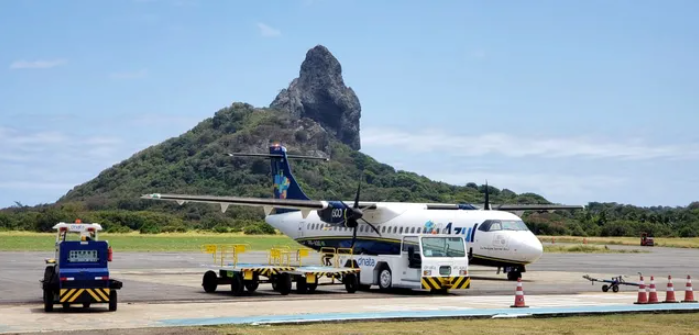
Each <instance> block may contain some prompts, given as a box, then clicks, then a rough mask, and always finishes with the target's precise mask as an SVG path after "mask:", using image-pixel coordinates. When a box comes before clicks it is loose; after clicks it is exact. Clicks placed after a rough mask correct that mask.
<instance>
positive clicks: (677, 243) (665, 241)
mask: <svg viewBox="0 0 699 335" xmlns="http://www.w3.org/2000/svg"><path fill="white" fill-rule="evenodd" d="M538 237H539V240H540V241H541V242H549V243H550V242H552V241H553V242H554V243H581V244H582V243H583V240H585V241H586V242H587V244H609V245H633V246H639V247H640V246H641V237H580V236H538ZM653 239H654V240H655V246H657V247H672V248H699V237H655V238H653ZM644 248H645V247H644Z"/></svg>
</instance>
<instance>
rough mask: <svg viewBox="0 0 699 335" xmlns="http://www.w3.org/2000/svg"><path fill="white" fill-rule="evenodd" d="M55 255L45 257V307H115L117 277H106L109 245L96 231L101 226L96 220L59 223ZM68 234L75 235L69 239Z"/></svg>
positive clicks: (119, 286) (50, 308) (43, 287)
mask: <svg viewBox="0 0 699 335" xmlns="http://www.w3.org/2000/svg"><path fill="white" fill-rule="evenodd" d="M53 229H55V230H56V231H57V234H56V244H55V256H54V258H51V259H47V260H46V264H47V266H46V269H45V271H44V279H43V280H41V287H42V289H43V291H44V294H43V300H44V310H45V311H46V312H51V311H53V306H54V305H55V304H61V305H63V308H65V309H67V308H70V306H71V305H73V304H82V306H83V307H84V308H89V307H90V305H91V304H96V303H97V304H108V305H109V310H110V311H116V309H117V290H119V289H121V287H122V283H121V282H120V281H117V280H114V279H111V278H109V262H111V261H112V248H111V247H110V246H109V243H108V242H107V241H100V240H98V238H97V232H98V231H101V230H102V226H100V225H99V224H98V223H82V222H80V220H77V221H76V222H75V223H64V222H61V223H58V224H57V225H55V226H54V227H53ZM69 234H74V235H78V236H79V238H78V239H77V240H70V239H69V237H68V236H73V235H69Z"/></svg>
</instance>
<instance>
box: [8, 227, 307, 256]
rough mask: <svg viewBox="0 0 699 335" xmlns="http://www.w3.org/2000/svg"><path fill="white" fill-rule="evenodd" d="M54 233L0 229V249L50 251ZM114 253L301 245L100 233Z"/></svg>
mask: <svg viewBox="0 0 699 335" xmlns="http://www.w3.org/2000/svg"><path fill="white" fill-rule="evenodd" d="M54 239H55V234H54V233H35V232H22V231H11V232H0V251H50V250H53V247H54ZM100 239H101V240H106V241H109V244H110V245H111V246H112V247H113V248H114V251H115V252H120V251H140V252H158V251H200V250H201V246H202V245H204V244H246V245H247V246H248V247H249V249H250V250H266V249H270V248H272V247H274V246H288V247H290V248H299V247H302V246H301V245H300V244H298V243H297V242H296V241H294V240H293V239H291V238H289V237H287V236H285V235H281V234H277V235H245V234H243V233H221V234H218V233H213V232H186V233H160V234H140V233H138V232H131V233H124V234H115V233H102V234H100Z"/></svg>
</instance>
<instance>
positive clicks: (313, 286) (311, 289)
mask: <svg viewBox="0 0 699 335" xmlns="http://www.w3.org/2000/svg"><path fill="white" fill-rule="evenodd" d="M306 287H307V288H308V293H313V292H315V291H316V289H317V288H318V282H315V283H313V284H307V285H306Z"/></svg>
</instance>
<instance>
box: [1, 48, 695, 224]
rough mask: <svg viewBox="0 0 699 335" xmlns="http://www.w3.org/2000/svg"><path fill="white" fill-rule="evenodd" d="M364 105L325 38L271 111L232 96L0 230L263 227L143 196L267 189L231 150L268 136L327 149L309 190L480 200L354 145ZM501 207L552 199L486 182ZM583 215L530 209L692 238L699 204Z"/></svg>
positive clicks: (246, 214)
mask: <svg viewBox="0 0 699 335" xmlns="http://www.w3.org/2000/svg"><path fill="white" fill-rule="evenodd" d="M360 117H361V105H360V103H359V99H358V98H357V95H356V94H355V92H354V91H353V90H352V89H351V88H349V87H347V86H346V85H345V83H344V80H343V78H342V68H341V65H340V62H339V61H338V60H337V59H336V58H335V56H333V55H332V54H331V53H330V51H329V50H328V49H327V48H325V47H324V46H320V45H319V46H316V47H314V48H311V49H310V50H309V51H308V52H307V54H306V58H305V60H304V61H303V63H302V64H301V68H300V71H299V77H298V78H295V79H294V80H292V81H291V83H290V84H289V86H288V88H286V89H284V90H282V91H281V92H280V93H279V94H278V96H277V97H276V98H275V99H274V101H273V102H272V103H271V104H270V105H269V107H254V106H252V105H250V104H247V103H244V102H235V103H233V104H231V105H230V106H228V107H226V108H222V109H221V110H219V111H217V112H216V113H215V114H214V115H213V117H211V118H208V119H206V120H204V121H202V122H200V123H199V124H198V125H196V126H195V127H194V128H192V129H191V130H189V131H187V132H186V133H184V134H182V135H180V136H178V137H174V138H170V139H168V140H166V141H164V142H162V143H160V144H158V145H154V146H151V147H149V148H146V149H144V150H142V151H140V152H138V153H136V154H134V155H133V156H132V157H130V158H128V159H126V160H124V161H122V162H121V163H119V164H116V165H114V166H112V167H110V168H108V169H106V170H104V171H102V172H101V173H100V174H99V175H98V176H97V177H96V178H94V179H93V180H90V181H87V182H86V183H84V184H81V185H78V186H76V187H75V188H73V189H72V190H71V191H69V192H68V193H67V194H65V195H64V196H63V197H61V198H60V199H58V201H57V202H56V203H55V204H47V205H40V206H35V207H26V206H17V207H12V208H7V209H4V210H0V230H2V229H26V230H38V231H48V230H50V229H51V226H53V224H55V223H56V222H58V221H60V220H74V219H75V218H77V217H79V218H81V219H82V220H83V221H85V222H90V221H93V222H100V223H102V224H103V225H104V226H105V228H106V229H107V230H108V231H126V230H140V231H141V232H158V231H181V230H186V229H192V228H195V229H207V230H211V229H213V230H215V231H229V230H233V231H239V230H243V231H245V232H246V233H266V232H270V231H273V230H271V227H269V226H268V225H266V224H264V223H262V218H263V212H262V211H261V210H258V209H257V208H251V207H242V206H231V207H230V208H229V209H228V211H227V212H226V213H225V214H221V213H220V211H219V206H216V205H210V204H195V203H193V204H187V205H186V206H178V205H177V204H174V203H170V202H160V201H148V200H142V199H140V196H141V195H142V194H146V193H154V192H161V193H188V194H211V195H231V196H250V197H272V194H273V190H272V177H271V174H270V166H269V161H268V160H265V159H251V158H232V157H229V156H228V155H227V154H228V153H236V152H246V153H250V152H253V153H268V150H269V149H268V146H269V144H271V143H275V142H279V143H282V144H284V145H285V146H286V147H287V149H288V151H289V153H290V154H302V155H313V156H321V157H329V158H330V160H329V161H328V162H317V161H305V160H299V161H294V164H293V167H292V169H293V173H294V175H295V176H296V179H297V181H298V182H299V184H300V185H301V186H302V188H303V189H304V191H305V192H306V194H307V195H308V196H310V197H311V198H315V199H343V200H344V199H351V198H353V197H354V193H355V192H356V189H357V183H358V182H359V178H360V171H361V170H362V169H363V170H364V180H363V181H362V183H363V184H362V190H363V192H362V199H361V200H366V201H413V202H415V201H425V202H448V203H457V202H458V203H461V202H467V203H482V201H483V198H484V191H485V186H484V185H477V184H475V183H468V184H466V185H465V186H456V185H450V184H446V183H442V182H436V181H432V180H430V179H428V178H426V177H424V176H420V175H417V174H415V173H411V172H407V171H396V170H395V169H394V168H392V167H391V166H388V165H386V164H382V163H380V162H378V161H376V160H375V159H373V158H372V157H369V156H368V155H365V154H363V153H361V152H359V151H358V149H359V148H360V132H359V129H360V127H359V126H360V125H359V120H360ZM488 189H489V192H490V194H491V195H492V198H491V199H492V200H491V201H492V202H494V203H503V202H507V203H549V202H548V201H547V200H546V199H544V198H543V197H541V196H539V195H537V194H533V193H523V194H519V195H518V194H516V193H514V192H512V191H510V190H507V189H502V190H500V189H498V188H495V187H493V186H488ZM590 205H591V206H590V208H589V209H588V211H586V212H585V213H575V214H571V213H567V212H563V213H552V214H549V213H543V214H537V213H532V214H525V215H524V216H523V219H524V220H525V222H526V223H527V224H528V225H529V226H530V227H531V228H532V229H533V230H534V231H535V233H543V234H571V233H573V234H578V235H581V234H587V235H636V236H637V234H638V232H639V231H648V232H653V233H655V235H656V236H661V235H672V234H676V233H677V232H678V231H679V232H680V235H682V236H693V235H696V234H697V231H698V230H697V229H696V228H697V227H699V209H697V208H699V205H697V206H694V207H692V206H690V207H691V208H690V207H688V208H679V209H670V208H650V209H644V208H638V207H634V206H623V205H618V204H599V203H592V204H590Z"/></svg>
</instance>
